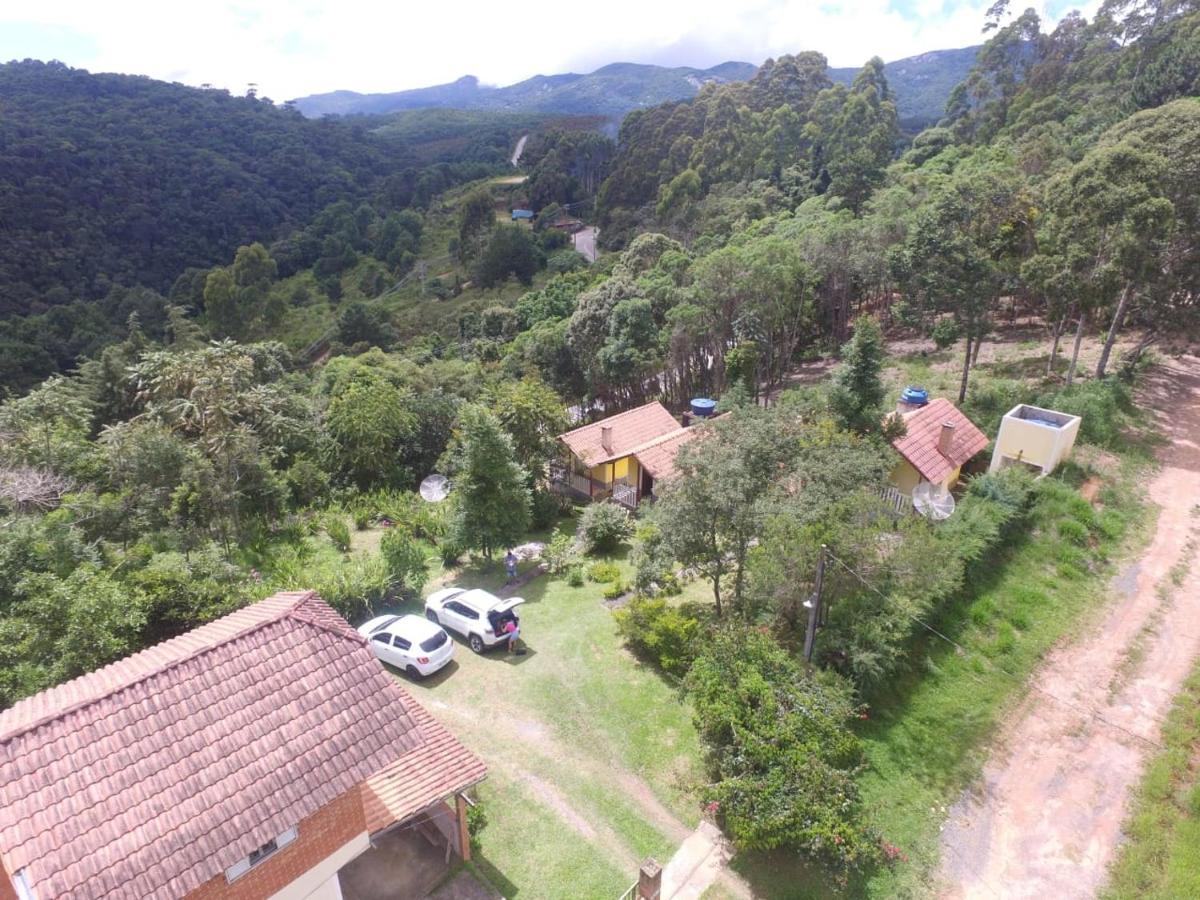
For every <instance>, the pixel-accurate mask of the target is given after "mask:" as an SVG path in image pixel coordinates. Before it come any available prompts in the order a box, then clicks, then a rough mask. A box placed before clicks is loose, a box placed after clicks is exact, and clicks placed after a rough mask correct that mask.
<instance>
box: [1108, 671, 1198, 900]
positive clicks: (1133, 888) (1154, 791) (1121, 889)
mask: <svg viewBox="0 0 1200 900" xmlns="http://www.w3.org/2000/svg"><path fill="white" fill-rule="evenodd" d="M1162 743H1163V746H1164V749H1163V750H1162V751H1161V752H1160V753H1159V755H1158V756H1156V757H1155V758H1154V759H1153V760H1151V762H1150V764H1149V766H1148V767H1147V769H1146V772H1145V774H1144V775H1143V776H1142V782H1141V785H1140V786H1139V787H1138V791H1137V794H1136V796H1135V797H1134V800H1133V810H1132V813H1131V814H1130V816H1129V818H1128V820H1127V821H1126V823H1125V833H1126V836H1127V837H1128V843H1126V844H1125V846H1124V847H1123V848H1122V850H1121V853H1120V856H1118V857H1117V861H1116V863H1114V865H1113V867H1112V870H1111V880H1110V883H1109V887H1108V890H1107V891H1106V892H1105V896H1106V897H1108V898H1112V900H1133V898H1153V900H1174V898H1178V897H1200V756H1198V750H1197V748H1200V668H1197V669H1196V671H1195V672H1193V674H1192V676H1191V677H1190V678H1189V679H1188V681H1187V683H1186V684H1185V685H1184V686H1183V689H1182V690H1181V691H1180V693H1179V695H1178V697H1177V698H1176V700H1175V705H1174V706H1173V707H1172V709H1171V713H1170V715H1169V716H1168V717H1167V721H1166V722H1165V723H1164V725H1163V730H1162Z"/></svg>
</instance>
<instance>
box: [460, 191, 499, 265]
mask: <svg viewBox="0 0 1200 900" xmlns="http://www.w3.org/2000/svg"><path fill="white" fill-rule="evenodd" d="M495 222H496V203H495V201H494V200H493V199H492V193H491V191H489V190H488V189H487V188H485V187H480V188H476V189H475V190H473V191H471V193H469V194H467V196H466V197H464V198H463V202H462V205H461V206H459V208H458V255H459V258H460V259H462V260H471V259H474V258H475V257H476V256H477V255H478V254H479V252H480V249H481V247H482V244H483V240H482V239H483V237H484V236H485V235H487V234H488V233H490V232H491V230H492V228H493V226H494V225H495Z"/></svg>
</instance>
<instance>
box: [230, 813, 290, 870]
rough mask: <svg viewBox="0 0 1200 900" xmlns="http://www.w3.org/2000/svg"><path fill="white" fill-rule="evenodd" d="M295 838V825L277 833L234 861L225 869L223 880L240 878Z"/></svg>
mask: <svg viewBox="0 0 1200 900" xmlns="http://www.w3.org/2000/svg"><path fill="white" fill-rule="evenodd" d="M295 839H296V826H294V825H293V826H292V827H291V828H289V829H288V830H287V831H285V832H283V833H282V834H278V835H276V836H275V837H273V838H271V839H270V840H269V841H267V842H266V843H265V844H263V845H262V846H261V847H256V848H255V849H253V850H251V851H250V855H249V856H247V857H246V858H245V859H239V860H238V861H237V862H236V863H234V864H233V865H232V866H230V867H229V868H228V869H226V870H225V880H226V881H233V880H234V879H237V878H241V877H242V876H243V875H245V874H246V873H247V872H249V871H250V870H251V869H253V868H254V867H255V866H257V865H258V864H259V863H262V862H265V861H266V860H268V859H270V858H271V857H272V856H274V855H275V854H276V853H277V852H278V851H280V850H282V849H283V848H284V847H286V846H287V845H288V844H290V843H291V842H292V841H294V840H295Z"/></svg>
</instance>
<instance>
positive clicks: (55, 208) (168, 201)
mask: <svg viewBox="0 0 1200 900" xmlns="http://www.w3.org/2000/svg"><path fill="white" fill-rule="evenodd" d="M0 97H3V116H0V221H2V222H3V224H4V237H5V244H6V250H7V252H6V253H5V254H4V256H3V258H2V259H0V317H4V316H8V315H12V314H14V313H16V314H25V313H29V312H37V311H40V310H44V309H46V308H48V307H51V306H57V305H60V304H63V303H67V302H69V301H71V300H80V299H86V300H95V299H98V298H100V297H103V296H104V295H105V294H107V293H108V292H109V289H110V287H111V286H113V285H123V286H126V287H132V286H135V285H141V286H145V287H150V288H153V289H155V290H158V291H162V292H165V291H166V290H167V289H168V288H170V286H171V284H172V283H173V282H174V280H175V279H176V278H177V277H178V276H179V274H180V273H181V272H183V270H184V269H186V268H187V267H189V266H208V265H212V264H214V263H215V262H218V261H220V260H223V259H225V258H227V257H229V256H231V255H232V253H233V251H234V250H235V249H236V248H237V247H238V246H239V245H240V244H245V243H249V242H250V241H253V240H260V241H268V242H269V241H271V240H273V239H275V238H278V237H283V236H284V235H286V234H288V233H289V232H291V231H292V230H294V229H296V228H298V227H302V226H304V225H307V224H308V223H309V222H310V221H311V220H312V219H313V218H314V216H315V215H316V214H317V213H318V212H319V211H320V210H321V209H323V208H324V207H326V206H328V205H329V204H331V203H333V202H335V201H350V202H356V201H359V200H373V199H376V198H381V199H382V201H383V202H384V203H385V204H386V205H387V206H388V207H389V208H395V209H399V208H402V207H404V206H407V205H409V204H410V203H413V202H417V203H420V202H425V201H427V200H428V199H429V197H431V196H432V195H433V194H435V193H437V192H438V191H441V190H444V189H445V188H446V187H448V186H450V185H451V184H454V183H456V181H457V180H459V179H461V178H463V177H478V176H479V175H480V174H482V173H483V172H486V171H488V168H487V167H488V166H489V165H496V164H500V163H502V162H503V161H504V160H505V159H506V158H507V155H508V153H509V152H510V150H511V146H512V142H513V140H515V137H513V135H512V132H514V131H516V130H518V128H520V127H527V126H528V124H529V123H528V122H518V123H503V124H502V125H501V126H500V129H499V140H495V139H494V138H495V133H494V132H489V130H488V128H487V126H486V125H484V124H483V123H479V124H480V127H479V128H477V129H476V134H475V135H474V136H473V141H472V142H469V143H468V144H467V145H465V146H462V147H460V148H456V149H457V152H456V153H455V154H454V155H453V156H449V157H442V158H441V161H443V162H447V161H449V162H452V163H454V164H455V165H454V166H450V167H443V168H442V169H438V170H434V171H432V172H423V171H421V170H419V168H418V167H420V166H423V165H425V164H428V163H430V162H431V161H433V160H431V159H430V158H429V156H428V154H423V153H422V152H421V151H420V148H418V147H416V146H415V145H416V143H417V142H416V141H403V140H385V139H382V138H380V137H379V136H377V135H375V134H374V133H373V132H372V130H371V127H370V126H368V124H367V123H365V122H361V121H322V122H312V121H309V120H307V119H305V118H304V117H303V116H301V115H300V114H299V113H297V112H295V111H293V110H289V109H281V108H278V107H276V106H275V105H274V104H273V103H271V102H270V101H268V100H265V99H257V98H253V97H231V96H229V95H228V94H226V93H225V92H223V91H216V90H197V89H194V88H188V87H184V86H182V85H176V84H166V83H164V82H159V81H153V80H151V79H149V78H140V77H131V76H125V75H93V74H89V73H88V72H85V71H82V70H77V69H70V68H67V67H65V66H62V65H60V64H53V63H51V64H44V63H37V62H23V63H10V64H7V65H3V66H0ZM428 139H429V138H428V136H426V142H427V141H428Z"/></svg>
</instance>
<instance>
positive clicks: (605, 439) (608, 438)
mask: <svg viewBox="0 0 1200 900" xmlns="http://www.w3.org/2000/svg"><path fill="white" fill-rule="evenodd" d="M600 446H601V447H603V448H604V452H605V453H612V452H613V443H612V426H611V425H601V426H600Z"/></svg>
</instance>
